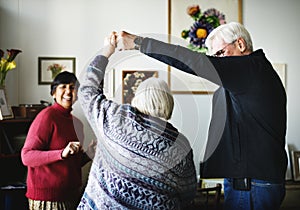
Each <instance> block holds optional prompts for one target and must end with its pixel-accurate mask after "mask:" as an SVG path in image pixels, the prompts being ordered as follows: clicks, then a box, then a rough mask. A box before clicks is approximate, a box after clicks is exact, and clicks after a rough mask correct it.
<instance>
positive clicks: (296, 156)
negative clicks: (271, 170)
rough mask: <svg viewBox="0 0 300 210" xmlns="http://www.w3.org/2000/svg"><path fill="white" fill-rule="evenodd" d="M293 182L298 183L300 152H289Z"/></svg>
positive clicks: (299, 178)
mask: <svg viewBox="0 0 300 210" xmlns="http://www.w3.org/2000/svg"><path fill="white" fill-rule="evenodd" d="M291 154H292V170H293V178H294V181H300V167H299V166H300V151H291Z"/></svg>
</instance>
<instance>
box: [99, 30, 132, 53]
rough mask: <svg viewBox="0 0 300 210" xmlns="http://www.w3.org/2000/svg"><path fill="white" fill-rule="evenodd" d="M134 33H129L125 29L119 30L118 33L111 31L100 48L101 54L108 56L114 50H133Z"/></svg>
mask: <svg viewBox="0 0 300 210" xmlns="http://www.w3.org/2000/svg"><path fill="white" fill-rule="evenodd" d="M136 37H137V36H136V35H133V34H130V33H128V32H126V31H121V32H119V33H117V32H115V31H113V32H112V33H111V34H110V35H109V36H108V37H106V38H105V40H104V47H103V50H102V55H104V56H106V57H108V58H109V57H110V56H111V55H112V54H113V53H114V52H115V50H116V49H117V50H118V51H123V50H133V49H134V47H135V43H134V39H135V38H136Z"/></svg>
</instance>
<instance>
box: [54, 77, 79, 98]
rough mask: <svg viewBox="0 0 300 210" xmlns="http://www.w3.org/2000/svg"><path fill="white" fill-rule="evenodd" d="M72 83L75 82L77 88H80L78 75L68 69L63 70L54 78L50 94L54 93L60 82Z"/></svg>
mask: <svg viewBox="0 0 300 210" xmlns="http://www.w3.org/2000/svg"><path fill="white" fill-rule="evenodd" d="M70 83H74V84H75V87H76V89H78V87H79V81H78V80H77V77H76V76H75V74H73V73H71V72H68V71H63V72H61V73H59V74H58V75H57V76H56V77H55V78H54V80H53V82H52V83H51V88H50V89H51V90H50V95H53V94H54V92H55V90H56V87H57V86H58V85H60V84H70Z"/></svg>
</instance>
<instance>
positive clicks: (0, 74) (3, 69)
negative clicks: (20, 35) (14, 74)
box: [0, 49, 22, 87]
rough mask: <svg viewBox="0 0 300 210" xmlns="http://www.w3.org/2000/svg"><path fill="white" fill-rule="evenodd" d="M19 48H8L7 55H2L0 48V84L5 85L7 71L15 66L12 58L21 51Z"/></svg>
mask: <svg viewBox="0 0 300 210" xmlns="http://www.w3.org/2000/svg"><path fill="white" fill-rule="evenodd" d="M21 52H22V51H21V50H18V49H10V50H7V56H6V58H5V57H4V51H3V50H1V49H0V58H1V61H0V86H1V87H4V86H5V78H6V75H7V73H8V71H10V70H12V69H15V68H16V67H17V64H16V62H15V61H14V59H15V58H16V57H17V55H18V54H19V53H21Z"/></svg>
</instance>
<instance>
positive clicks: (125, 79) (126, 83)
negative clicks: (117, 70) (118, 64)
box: [122, 70, 158, 104]
mask: <svg viewBox="0 0 300 210" xmlns="http://www.w3.org/2000/svg"><path fill="white" fill-rule="evenodd" d="M150 77H158V71H149V70H147V71H139V70H123V71H122V103H123V104H126V103H127V104H130V103H131V100H132V98H133V96H134V94H135V91H136V89H137V87H138V86H139V84H140V83H141V82H142V81H144V80H146V79H148V78H150Z"/></svg>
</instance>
